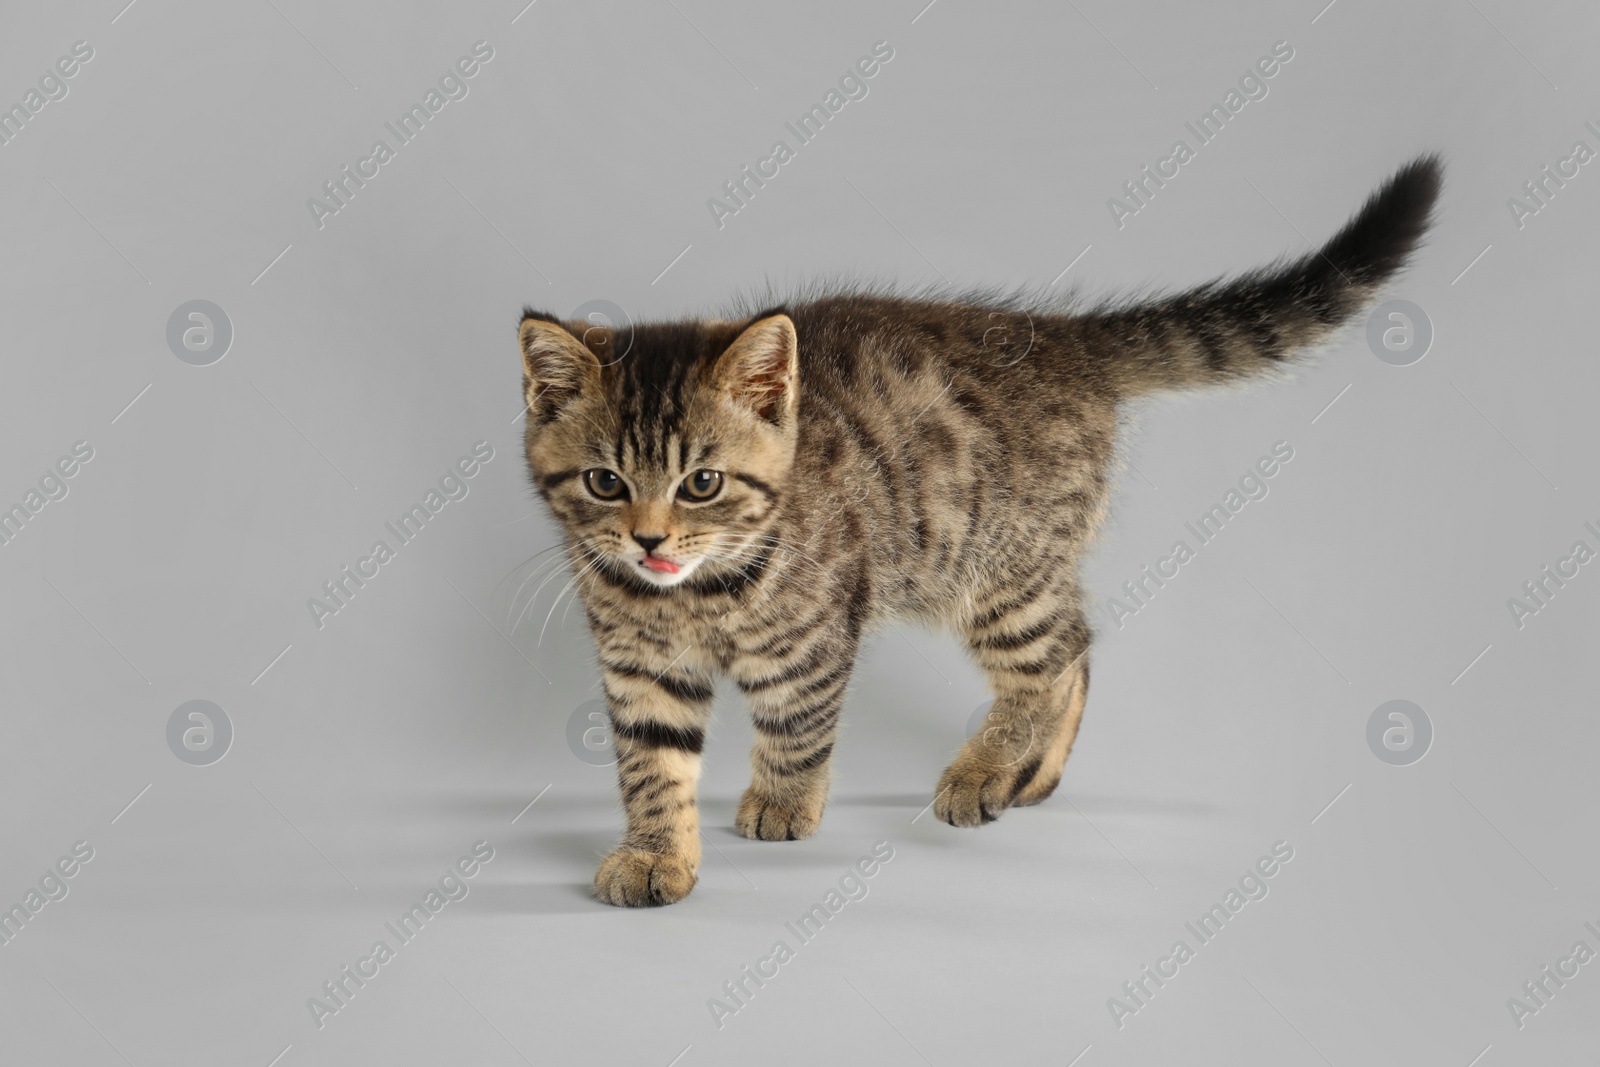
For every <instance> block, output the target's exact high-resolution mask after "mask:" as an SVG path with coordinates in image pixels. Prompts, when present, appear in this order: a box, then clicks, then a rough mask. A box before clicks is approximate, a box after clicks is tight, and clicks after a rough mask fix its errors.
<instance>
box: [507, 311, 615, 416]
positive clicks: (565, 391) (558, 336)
mask: <svg viewBox="0 0 1600 1067" xmlns="http://www.w3.org/2000/svg"><path fill="white" fill-rule="evenodd" d="M517 337H518V340H519V341H520V343H521V348H522V374H523V379H524V385H525V386H526V394H525V398H526V400H527V401H528V408H529V410H530V411H535V410H543V409H549V408H552V407H554V406H559V405H560V404H561V403H562V402H563V401H565V400H569V399H571V398H572V397H573V396H576V395H577V394H578V393H580V392H582V391H583V389H584V387H585V386H586V385H588V384H589V383H590V382H591V381H597V380H598V379H599V376H600V361H599V360H597V359H596V358H595V356H594V353H593V352H590V351H589V350H588V349H587V348H585V347H584V346H583V342H581V341H579V340H578V339H577V338H576V337H574V336H572V334H570V333H568V332H567V329H566V327H564V326H562V325H561V324H560V323H558V322H555V321H554V320H550V319H544V318H540V317H539V316H537V315H536V314H535V313H534V312H531V311H530V312H525V313H524V315H523V318H522V327H521V328H520V329H519V330H518V331H517ZM535 405H537V407H536V406H535Z"/></svg>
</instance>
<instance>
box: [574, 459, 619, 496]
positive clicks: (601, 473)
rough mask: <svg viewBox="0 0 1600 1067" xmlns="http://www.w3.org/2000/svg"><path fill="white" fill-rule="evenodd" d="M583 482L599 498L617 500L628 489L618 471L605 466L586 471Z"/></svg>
mask: <svg viewBox="0 0 1600 1067" xmlns="http://www.w3.org/2000/svg"><path fill="white" fill-rule="evenodd" d="M583 484H584V485H585V486H587V487H588V489H589V492H591V493H593V494H594V495H595V497H596V498H597V499H599V500H615V499H617V498H618V497H620V496H621V495H622V494H623V493H624V492H625V491H626V490H625V488H624V487H623V484H622V479H621V478H620V477H618V476H617V472H616V471H608V470H606V469H605V468H604V467H596V468H595V469H594V470H588V471H584V472H583Z"/></svg>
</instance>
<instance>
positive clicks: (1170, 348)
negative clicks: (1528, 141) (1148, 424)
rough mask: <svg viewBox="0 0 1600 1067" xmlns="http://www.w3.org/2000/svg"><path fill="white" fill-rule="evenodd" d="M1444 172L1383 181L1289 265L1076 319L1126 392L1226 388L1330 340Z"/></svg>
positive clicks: (1414, 171) (1366, 295)
mask: <svg viewBox="0 0 1600 1067" xmlns="http://www.w3.org/2000/svg"><path fill="white" fill-rule="evenodd" d="M1442 177H1443V167H1442V166H1441V165H1440V162H1439V159H1438V157H1437V156H1432V155H1428V156H1423V157H1421V158H1419V159H1416V160H1414V161H1412V162H1410V163H1408V164H1406V165H1405V166H1404V167H1402V168H1400V170H1399V171H1398V172H1397V173H1396V174H1395V175H1394V176H1393V177H1391V178H1390V179H1389V180H1388V181H1386V182H1384V184H1383V185H1382V187H1380V188H1379V189H1378V191H1377V192H1375V193H1373V194H1372V196H1370V197H1369V198H1368V199H1367V202H1366V203H1365V204H1364V205H1363V206H1362V208H1361V210H1360V211H1358V212H1357V213H1356V215H1355V217H1354V218H1353V219H1351V220H1350V221H1349V222H1348V223H1346V224H1345V226H1344V229H1342V230H1340V231H1339V232H1338V233H1336V234H1334V236H1333V238H1332V239H1331V240H1329V241H1328V243H1327V244H1325V245H1323V246H1322V247H1321V248H1320V249H1318V250H1317V251H1315V252H1311V253H1308V254H1307V255H1305V256H1302V257H1301V258H1299V259H1297V260H1294V261H1293V262H1290V263H1287V264H1280V265H1275V266H1272V267H1266V268H1263V269H1260V270H1256V271H1252V272H1250V273H1249V274H1245V275H1242V276H1240V277H1238V278H1234V279H1232V280H1218V281H1213V282H1209V283H1207V284H1205V285H1202V286H1199V287H1198V288H1195V289H1191V290H1189V291H1188V292H1184V293H1178V294H1176V295H1174V296H1170V297H1164V298H1161V299H1158V300H1156V301H1153V302H1151V303H1147V304H1140V305H1137V306H1133V307H1126V308H1120V309H1113V310H1107V311H1102V312H1098V313H1094V314H1090V315H1088V316H1086V317H1085V318H1084V319H1082V320H1080V321H1081V323H1082V325H1083V327H1084V328H1085V331H1086V334H1085V337H1084V340H1085V342H1086V343H1087V344H1088V346H1089V349H1090V351H1099V352H1101V353H1103V354H1104V355H1106V356H1107V358H1108V367H1107V369H1108V371H1109V372H1110V374H1111V375H1112V377H1113V379H1114V380H1115V381H1116V383H1117V384H1118V386H1119V387H1120V389H1121V391H1122V392H1123V393H1124V394H1126V395H1137V394H1140V393H1148V392H1154V391H1157V390H1163V389H1186V388H1196V387H1201V386H1207V385H1219V384H1225V383H1227V382H1230V381H1237V380H1240V379H1244V378H1249V377H1253V376H1257V375H1261V374H1263V373H1266V372H1269V371H1270V370H1271V369H1273V368H1275V367H1280V366H1282V364H1283V363H1284V361H1285V360H1287V359H1288V358H1289V357H1291V356H1293V355H1294V354H1296V353H1297V352H1299V351H1302V350H1304V349H1307V348H1310V347H1313V346H1315V345H1318V344H1321V343H1322V342H1324V341H1326V340H1328V339H1329V338H1330V337H1331V336H1332V335H1333V334H1334V333H1335V332H1336V331H1337V330H1338V329H1339V328H1340V327H1341V326H1343V325H1344V324H1345V323H1346V322H1348V321H1349V320H1350V319H1351V318H1352V317H1353V316H1355V315H1356V314H1357V313H1359V312H1360V311H1361V310H1362V309H1363V308H1364V307H1365V306H1366V305H1367V303H1368V302H1369V301H1370V300H1371V299H1372V298H1373V296H1375V295H1376V294H1377V292H1378V290H1379V289H1380V288H1381V287H1382V285H1383V284H1384V283H1385V282H1386V281H1388V280H1389V279H1390V278H1391V277H1393V276H1394V275H1395V274H1396V273H1397V272H1398V271H1399V270H1400V269H1401V268H1402V267H1403V266H1405V263H1406V260H1407V258H1408V257H1409V256H1410V254H1411V252H1412V250H1413V249H1415V248H1416V247H1417V245H1418V243H1419V242H1420V241H1421V240H1422V237H1423V235H1424V234H1425V233H1426V232H1427V229H1428V223H1429V221H1430V217H1431V215H1432V213H1433V205H1434V202H1435V201H1436V200H1437V199H1438V196H1439V187H1440V184H1441V180H1442Z"/></svg>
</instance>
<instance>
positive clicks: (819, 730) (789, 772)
mask: <svg viewBox="0 0 1600 1067" xmlns="http://www.w3.org/2000/svg"><path fill="white" fill-rule="evenodd" d="M858 646H859V640H858V637H857V635H856V628H855V627H854V626H853V625H851V624H850V623H849V621H848V620H847V619H839V618H834V617H832V614H831V613H827V612H825V613H822V614H820V615H818V616H816V617H814V618H811V619H809V620H805V621H802V622H800V623H798V624H792V625H789V626H787V627H786V628H783V629H781V630H780V632H779V633H777V634H775V635H773V636H771V637H769V638H768V639H767V640H766V641H764V642H762V643H761V644H760V645H758V646H757V647H756V648H754V649H752V650H751V651H749V652H747V653H746V654H744V655H742V656H740V657H739V658H738V659H737V660H736V661H735V662H734V664H733V666H732V668H731V669H730V671H729V673H730V674H731V675H732V676H733V679H734V681H736V682H737V683H738V685H739V688H740V689H742V690H743V691H744V694H745V697H746V698H747V699H748V700H749V702H750V711H751V719H752V722H753V724H754V726H755V735H756V736H755V744H754V745H753V746H752V747H751V750H750V766H751V777H750V788H748V789H746V790H745V793H744V797H743V799H741V800H740V802H739V811H738V814H737V815H736V816H735V817H734V828H735V829H737V830H738V831H739V833H741V834H743V835H744V836H745V837H749V838H754V839H756V840H760V841H796V840H799V839H801V838H805V837H810V836H811V835H812V834H814V833H816V832H817V826H818V824H819V823H820V822H821V821H822V809H823V806H824V805H825V804H826V803H827V801H828V780H829V764H830V762H831V760H832V757H833V740H834V736H835V734H836V733H837V732H838V728H839V709H840V706H841V705H842V704H843V702H844V690H845V685H846V684H847V683H848V682H849V680H850V671H851V669H852V668H853V667H854V666H855V658H856V651H857V648H858Z"/></svg>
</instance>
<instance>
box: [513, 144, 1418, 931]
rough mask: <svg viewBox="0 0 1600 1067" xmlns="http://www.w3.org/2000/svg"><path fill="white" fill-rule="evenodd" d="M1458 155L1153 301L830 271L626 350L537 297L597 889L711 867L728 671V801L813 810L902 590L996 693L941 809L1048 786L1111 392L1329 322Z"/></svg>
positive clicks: (1267, 348) (1244, 359)
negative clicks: (719, 722)
mask: <svg viewBox="0 0 1600 1067" xmlns="http://www.w3.org/2000/svg"><path fill="white" fill-rule="evenodd" d="M1440 178H1441V167H1440V164H1439V162H1438V160H1437V159H1436V158H1434V157H1424V158H1422V159H1419V160H1417V161H1415V162H1413V163H1411V164H1409V165H1407V166H1406V167H1405V168H1403V169H1402V170H1400V171H1399V172H1398V173H1397V174H1396V175H1394V176H1393V177H1392V178H1391V179H1390V180H1389V181H1388V182H1387V183H1385V184H1384V185H1383V187H1382V188H1380V189H1379V190H1378V191H1377V192H1376V193H1374V194H1373V196H1372V197H1371V198H1370V199H1369V200H1368V201H1367V203H1366V205H1365V206H1364V207H1363V208H1362V209H1361V211H1360V212H1359V213H1358V214H1357V215H1356V216H1355V217H1354V218H1353V219H1352V220H1351V221H1350V222H1349V223H1348V224H1347V225H1346V226H1345V227H1344V228H1343V229H1342V230H1340V231H1339V232H1338V233H1337V234H1336V235H1335V236H1334V237H1333V238H1332V239H1331V240H1330V241H1329V242H1328V243H1327V244H1326V245H1324V246H1323V247H1322V248H1321V250H1319V251H1316V252H1312V253H1310V254H1308V255H1305V256H1303V257H1302V258H1300V259H1298V260H1295V261H1293V262H1289V263H1287V264H1280V265H1276V266H1274V267H1269V268H1266V269H1262V270H1258V271H1255V272H1253V273H1250V274H1246V275H1244V276H1242V277H1239V278H1237V279H1234V280H1231V281H1215V282H1211V283H1209V284H1206V285H1202V286H1200V287H1198V288H1195V289H1192V290H1189V291H1188V292H1184V293H1179V294H1177V295H1174V296H1168V297H1164V298H1159V299H1155V300H1153V301H1150V302H1147V303H1141V304H1138V305H1134V306H1108V307H1103V308H1100V309H1098V310H1091V311H1086V312H1081V313H1074V312H1069V311H1068V310H1066V309H1062V308H1045V307H1040V306H1037V305H1027V306H1024V305H1023V304H1022V303H1021V302H999V301H994V300H990V299H974V300H970V301H968V300H950V301H928V300H916V299H908V298H899V297H893V296H886V295H880V294H876V293H873V294H865V295H863V294H854V295H833V296H827V297H823V298H819V299H808V300H805V301H801V302H796V303H793V304H790V305H788V306H786V307H777V308H773V309H771V310H768V311H764V312H762V313H761V314H758V315H754V316H752V317H750V318H747V319H742V320H740V321H722V320H700V321H685V322H667V323H658V324H651V325H640V326H637V327H634V328H633V329H632V332H631V338H630V347H629V350H628V351H625V352H624V351H618V348H619V347H620V346H621V344H622V343H623V340H624V338H623V337H621V336H619V335H618V334H616V333H614V332H613V331H611V330H609V329H604V328H597V327H592V326H590V325H588V324H587V323H563V322H561V321H560V320H558V319H556V318H553V317H551V316H549V315H544V314H541V313H539V312H535V311H532V310H527V311H526V312H525V313H524V315H523V319H522V324H521V329H520V340H521V349H522V359H523V382H522V385H523V395H524V397H525V399H526V400H527V404H528V419H527V451H528V463H529V466H530V468H531V471H532V475H533V480H534V483H535V486H536V487H537V489H538V491H539V493H540V494H541V495H542V496H543V498H544V500H545V501H546V502H547V504H548V506H549V508H550V511H551V512H552V513H553V514H554V515H555V517H556V518H557V519H559V520H560V522H561V525H562V527H563V529H564V531H565V537H566V550H567V553H568V556H569V558H570V561H571V564H572V566H573V568H574V570H575V571H576V573H577V578H576V583H577V587H578V591H579V593H580V595H581V596H582V599H583V604H584V607H585V612H586V614H587V616H588V620H589V626H590V629H591V630H592V632H593V635H594V639H595V642H596V644H597V645H598V648H599V658H600V666H601V669H602V671H603V673H604V684H605V695H606V701H607V704H608V705H609V709H610V716H611V724H612V735H613V738H614V741H615V745H616V750H617V773H618V778H619V780H620V783H621V788H622V800H623V804H624V806H625V807H626V809H627V834H626V836H625V837H624V838H623V840H622V843H621V844H620V845H619V846H618V848H617V849H616V850H615V851H614V852H612V853H611V854H610V855H609V856H608V857H607V858H606V859H605V861H604V862H603V863H602V864H601V865H600V870H599V873H598V874H597V875H596V876H595V882H594V888H595V894H596V895H597V896H598V897H599V899H601V900H603V901H605V902H607V903H610V904H620V905H629V906H638V905H651V904H670V903H673V902H675V901H678V900H682V899H683V898H684V897H685V896H686V895H687V894H688V893H689V891H690V889H692V888H693V887H694V884H695V880H696V874H697V871H698V869H699V866H700V834H699V816H698V813H697V811H696V808H695V791H696V783H697V781H698V779H699V776H700V750H701V747H702V743H703V741H704V738H705V727H706V722H707V720H708V718H709V716H710V714H711V697H712V679H713V677H714V676H715V675H716V674H718V673H719V672H720V673H722V674H725V675H727V676H729V677H731V678H732V679H733V681H734V682H735V683H736V684H737V685H738V686H739V688H740V689H741V690H743V692H744V694H745V696H746V697H747V698H748V701H749V704H750V710H751V713H752V716H753V718H754V722H755V734H756V742H755V747H754V751H753V752H752V753H751V763H752V765H753V775H752V779H751V783H750V787H749V788H748V789H747V790H746V791H745V793H744V797H743V799H742V800H741V801H740V803H739V809H738V814H737V816H736V818H735V826H736V827H737V828H738V831H739V832H740V833H741V834H743V835H744V836H746V837H750V838H756V839H760V840H764V841H784V840H790V841H792V840H796V839H798V838H804V837H809V836H811V835H812V834H813V833H815V832H816V830H817V824H818V822H819V821H820V820H821V818H822V809H823V805H824V803H825V802H826V801H827V796H828V762H829V758H830V756H831V755H832V753H833V741H834V734H835V732H836V730H837V728H838V723H839V711H840V707H841V706H842V704H843V703H844V695H845V688H846V686H847V684H848V682H849V680H850V671H851V668H852V666H853V665H854V663H855V658H856V652H857V649H858V648H859V647H860V643H861V639H862V635H863V633H865V632H866V631H867V630H868V629H869V628H870V627H873V626H875V625H878V624H881V623H882V622H884V621H885V620H888V619H891V618H894V617H897V616H898V617H911V618H915V619H919V620H922V621H924V622H928V623H933V624H937V625H941V626H946V627H950V628H952V629H953V630H954V631H955V632H956V633H958V634H960V635H961V638H962V640H963V641H964V642H965V644H966V646H967V648H968V649H969V650H970V652H971V654H972V656H973V658H974V659H975V660H976V661H977V663H978V665H979V666H980V667H982V668H983V670H984V672H985V673H986V674H987V675H988V677H989V683H990V686H991V687H992V689H993V691H994V704H993V707H992V709H991V710H990V712H989V715H988V719H987V721H986V723H985V729H983V730H981V731H980V732H979V733H977V734H976V735H974V736H973V737H972V738H971V739H969V740H968V741H967V742H966V743H965V745H964V746H963V747H962V748H961V751H960V753H959V754H958V755H957V756H956V758H955V761H954V762H953V763H951V764H950V766H949V767H948V768H947V769H946V770H945V772H944V775H943V776H942V777H941V778H940V780H939V785H938V789H937V790H936V794H935V797H934V801H933V810H934V812H935V814H936V815H937V816H938V817H939V818H940V819H942V820H944V821H945V822H947V823H949V824H950V825H952V826H977V825H979V824H980V823H986V822H992V821H993V820H995V819H997V818H999V817H1000V814H1001V813H1002V812H1004V811H1005V809H1006V808H1008V807H1011V806H1013V805H1027V804H1037V803H1039V802H1040V801H1042V800H1044V799H1045V798H1046V797H1048V796H1049V795H1050V794H1051V792H1052V791H1053V790H1054V789H1055V788H1056V785H1057V783H1059V782H1060V780H1061V774H1062V767H1063V764H1064V763H1065V762H1066V759H1067V755H1068V753H1069V752H1071V750H1072V742H1073V738H1074V737H1075V736H1076V735H1077V732H1078V723H1079V721H1080V719H1081V718H1082V716H1083V707H1084V700H1085V698H1086V696H1087V695H1088V690H1089V661H1088V651H1089V641H1090V633H1089V624H1088V619H1087V613H1086V608H1085V600H1084V595H1083V592H1082V591H1081V590H1080V588H1079V586H1078V582H1077V571H1078V561H1079V559H1080V558H1081V557H1082V555H1083V552H1084V549H1085V547H1086V546H1087V544H1088V543H1089V540H1090V538H1091V536H1092V535H1093V533H1094V532H1095V529H1096V527H1097V526H1098V525H1099V524H1100V522H1101V520H1102V519H1103V518H1104V516H1105V511H1106V496H1107V491H1108V488H1109V480H1110V476H1111V475H1110V472H1111V468H1112V450H1113V442H1114V439H1115V434H1116V428H1117V418H1118V411H1119V409H1120V408H1121V406H1122V405H1123V403H1124V402H1126V401H1128V400H1130V399H1132V398H1135V397H1138V396H1141V395H1144V394H1148V393H1151V392H1155V391H1158V390H1169V389H1186V388H1195V387H1203V386H1208V385H1214V384H1221V383H1228V382H1233V381H1240V380H1244V379H1248V378H1251V377H1256V376H1260V375H1264V374H1269V373H1271V372H1273V371H1275V370H1278V369H1279V368H1281V367H1282V366H1284V364H1285V362H1286V361H1287V360H1288V359H1289V358H1290V357H1291V356H1293V355H1295V354H1296V353H1298V352H1301V351H1303V350H1305V349H1307V348H1309V347H1312V346H1316V345H1318V344H1321V343H1324V342H1327V341H1328V340H1330V339H1331V338H1332V337H1333V336H1334V334H1335V332H1336V331H1337V330H1338V328H1339V327H1340V326H1342V325H1343V324H1345V323H1347V322H1349V321H1350V320H1351V319H1352V317H1354V316H1356V315H1357V314H1359V313H1360V312H1361V310H1362V309H1363V308H1364V306H1365V305H1367V304H1368V303H1369V301H1371V299H1372V298H1373V297H1374V295H1375V294H1376V293H1377V291H1378V289H1379V287H1380V286H1381V285H1382V284H1383V283H1384V282H1385V281H1387V280H1388V279H1389V278H1390V277H1391V276H1392V275H1394V274H1395V273H1396V271H1398V270H1399V269H1400V268H1401V267H1402V266H1403V265H1404V263H1405V261H1406V259H1407V256H1408V255H1409V254H1410V252H1411V251H1412V249H1413V248H1414V247H1415V246H1416V245H1417V244H1418V242H1419V240H1420V239H1421V237H1422V236H1423V234H1424V232H1425V231H1426V229H1427V226H1428V222H1429V217H1430V214H1431V212H1432V208H1433V204H1434V201H1435V199H1436V197H1437V195H1438V191H1439V185H1440Z"/></svg>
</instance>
